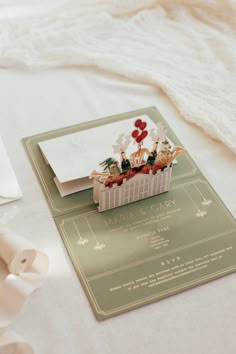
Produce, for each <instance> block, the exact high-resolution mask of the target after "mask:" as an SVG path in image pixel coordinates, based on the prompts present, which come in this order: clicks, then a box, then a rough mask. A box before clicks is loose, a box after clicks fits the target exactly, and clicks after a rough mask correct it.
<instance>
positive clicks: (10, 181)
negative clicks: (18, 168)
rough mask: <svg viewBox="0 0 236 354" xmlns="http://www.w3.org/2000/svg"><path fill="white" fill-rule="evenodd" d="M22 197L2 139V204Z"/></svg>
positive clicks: (0, 166) (0, 154) (0, 146)
mask: <svg viewBox="0 0 236 354" xmlns="http://www.w3.org/2000/svg"><path fill="white" fill-rule="evenodd" d="M21 197H22V193H21V190H20V187H19V184H18V182H17V179H16V175H15V173H14V170H13V168H12V165H11V162H10V160H9V157H8V155H7V152H6V149H5V146H4V145H3V141H2V139H1V137H0V204H4V203H9V202H11V201H14V200H16V199H19V198H21Z"/></svg>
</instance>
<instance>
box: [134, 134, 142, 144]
mask: <svg viewBox="0 0 236 354" xmlns="http://www.w3.org/2000/svg"><path fill="white" fill-rule="evenodd" d="M142 140H143V139H142V138H141V134H140V135H139V136H138V137H137V138H136V141H137V143H138V144H139V143H141V141H142Z"/></svg>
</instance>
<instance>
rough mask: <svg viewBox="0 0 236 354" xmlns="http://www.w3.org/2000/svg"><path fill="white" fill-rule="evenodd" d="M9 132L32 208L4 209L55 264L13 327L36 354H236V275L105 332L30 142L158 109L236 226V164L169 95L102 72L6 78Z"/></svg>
mask: <svg viewBox="0 0 236 354" xmlns="http://www.w3.org/2000/svg"><path fill="white" fill-rule="evenodd" d="M0 97H1V104H0V132H1V136H2V138H3V141H4V143H5V145H6V148H7V151H8V153H9V156H10V159H11V161H12V164H13V166H14V168H15V171H16V174H17V177H18V180H19V183H20V186H21V188H22V191H23V194H24V198H23V199H22V200H20V201H17V202H14V203H12V204H9V205H5V206H2V207H1V208H0V215H3V214H6V213H7V214H8V217H9V218H10V217H11V216H12V219H11V220H10V222H9V224H10V225H9V226H10V227H11V229H12V231H15V232H16V233H18V234H21V235H24V237H25V238H27V239H28V240H29V241H30V242H32V243H33V244H34V245H35V247H36V248H39V249H41V250H42V251H44V252H45V253H46V254H47V255H48V256H49V260H50V271H49V276H48V278H47V281H46V282H45V284H44V286H43V287H42V288H41V289H40V290H38V291H37V292H36V293H34V294H33V295H32V297H30V299H29V301H28V302H27V303H26V304H25V306H24V308H23V311H22V313H21V314H20V315H19V317H18V318H17V319H16V321H15V322H14V323H13V325H12V326H11V329H12V330H15V331H16V332H17V333H19V334H20V335H21V336H22V337H24V338H25V339H26V340H27V341H28V342H29V343H31V345H32V346H33V347H34V348H35V352H36V354H65V353H70V354H111V353H112V354H120V353H125V354H126V353H129V354H146V353H148V354H157V353H158V354H159V353H160V354H189V353H191V354H199V353H201V354H206V353H214V354H222V353H225V354H235V346H236V340H235V338H236V336H235V328H236V312H235V308H236V297H235V292H236V274H232V275H230V276H227V277H224V278H222V279H219V280H217V281H214V282H211V283H209V284H206V285H203V286H200V287H197V288H195V289H193V290H190V291H187V292H184V293H182V294H179V295H176V296H173V297H170V298H168V299H165V300H163V301H160V302H157V303H154V304H151V305H148V306H145V307H142V308H140V309H137V310H134V311H131V312H129V313H127V314H124V315H121V316H118V317H116V318H112V319H109V320H107V321H104V322H97V321H96V320H95V318H94V316H93V313H92V311H91V309H90V306H89V303H88V301H87V298H86V296H85V294H84V291H83V289H82V287H81V285H80V282H79V280H78V278H77V276H76V274H75V272H74V269H73V267H72V265H71V262H70V259H69V257H68V255H67V253H66V250H65V248H64V246H63V243H62V241H61V239H60V236H59V233H58V231H57V229H56V226H55V225H54V222H53V220H52V217H51V214H50V211H49V209H48V206H47V203H46V200H45V199H44V196H43V193H42V191H41V188H40V185H39V183H38V180H37V178H36V176H35V174H34V172H33V170H32V167H31V164H30V162H29V159H28V157H27V155H26V153H25V151H24V148H23V145H22V143H21V139H22V138H23V137H26V136H29V135H33V134H37V133H41V132H44V131H47V130H51V129H57V128H60V127H64V126H68V125H72V124H76V123H80V122H82V121H86V120H91V119H95V118H99V117H103V116H107V115H112V114H116V113H120V112H124V111H129V110H133V109H138V108H141V107H145V106H149V105H156V106H157V107H158V108H159V110H160V111H161V113H162V114H163V115H164V116H165V118H166V119H167V121H168V123H169V124H170V125H171V126H172V127H173V129H174V130H175V132H176V133H177V135H178V136H179V138H180V139H181V140H182V142H183V144H184V145H185V146H186V148H187V149H188V150H189V152H190V154H191V155H192V157H193V158H194V160H195V161H196V162H197V163H198V165H199V167H200V168H201V170H202V172H203V173H204V174H205V175H206V177H207V178H208V179H209V181H210V183H211V184H212V186H213V187H214V188H215V190H216V191H217V192H218V193H219V195H220V197H221V198H222V199H223V201H224V202H225V203H226V205H227V206H228V207H229V208H230V210H231V211H232V212H233V213H234V216H236V203H235V201H236V190H235V180H236V163H235V162H236V161H235V160H236V159H235V155H233V153H231V152H230V150H229V149H227V148H226V147H224V146H223V145H222V144H221V143H219V142H216V141H213V140H212V139H210V138H209V137H207V136H206V135H205V134H204V133H202V131H201V130H200V129H198V128H196V127H194V126H192V125H190V124H188V123H186V122H185V121H184V120H183V119H182V118H181V117H180V116H179V115H178V113H177V111H176V110H175V108H173V106H172V105H171V104H170V101H169V100H168V99H167V98H166V97H165V96H164V95H163V93H162V92H161V91H159V90H157V89H156V88H154V87H150V86H147V85H144V84H138V83H132V82H131V81H129V80H127V79H123V78H121V77H119V76H114V75H106V73H105V72H98V71H94V70H93V69H88V70H79V69H69V70H50V71H28V70H27V71H17V70H0Z"/></svg>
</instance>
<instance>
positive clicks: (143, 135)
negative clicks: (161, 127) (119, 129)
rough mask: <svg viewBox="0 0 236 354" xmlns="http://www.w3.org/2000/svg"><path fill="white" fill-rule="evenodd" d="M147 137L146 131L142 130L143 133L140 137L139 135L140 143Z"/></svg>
mask: <svg viewBox="0 0 236 354" xmlns="http://www.w3.org/2000/svg"><path fill="white" fill-rule="evenodd" d="M147 135H148V132H147V130H144V131H143V132H142V133H141V135H140V138H141V141H142V140H143V139H145V138H146V136H147Z"/></svg>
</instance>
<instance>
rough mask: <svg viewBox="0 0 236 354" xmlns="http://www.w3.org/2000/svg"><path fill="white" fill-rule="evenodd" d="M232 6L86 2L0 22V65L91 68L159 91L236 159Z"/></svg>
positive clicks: (196, 0) (203, 1)
mask: <svg viewBox="0 0 236 354" xmlns="http://www.w3.org/2000/svg"><path fill="white" fill-rule="evenodd" d="M235 18H236V2H235V0H175V1H174V0H165V1H164V0H162V1H161V0H159V1H157V0H117V1H115V0H113V1H112V0H103V1H102V0H101V1H99V0H97V1H96V0H86V1H79V2H78V1H76V0H74V1H72V2H68V3H66V4H65V5H63V6H62V7H58V8H56V9H54V10H53V11H48V12H47V13H46V12H45V13H44V14H42V13H41V14H40V15H39V14H38V15H37V14H34V15H33V16H29V15H28V16H25V17H21V18H18V19H14V20H13V19H9V18H8V19H1V20H0V67H12V66H18V67H19V66H28V67H70V66H73V67H74V66H96V67H99V68H102V69H104V70H107V71H110V72H114V73H118V74H120V75H123V76H126V77H128V78H130V79H131V80H135V81H137V82H144V83H148V84H151V85H155V86H158V87H161V88H162V89H163V91H164V92H165V93H166V94H167V95H168V96H169V97H170V98H171V100H172V102H173V103H174V105H175V106H176V107H177V109H178V110H179V111H180V112H181V114H182V116H183V117H184V118H185V119H186V120H187V121H189V122H192V123H194V124H196V125H198V126H199V127H201V128H202V129H203V130H204V131H205V132H206V133H207V134H209V135H210V136H211V137H213V138H216V139H218V140H221V141H222V142H224V143H225V144H226V145H227V146H228V147H229V148H230V149H231V150H233V151H234V152H235V153H236V142H235V141H236V21H235Z"/></svg>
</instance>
